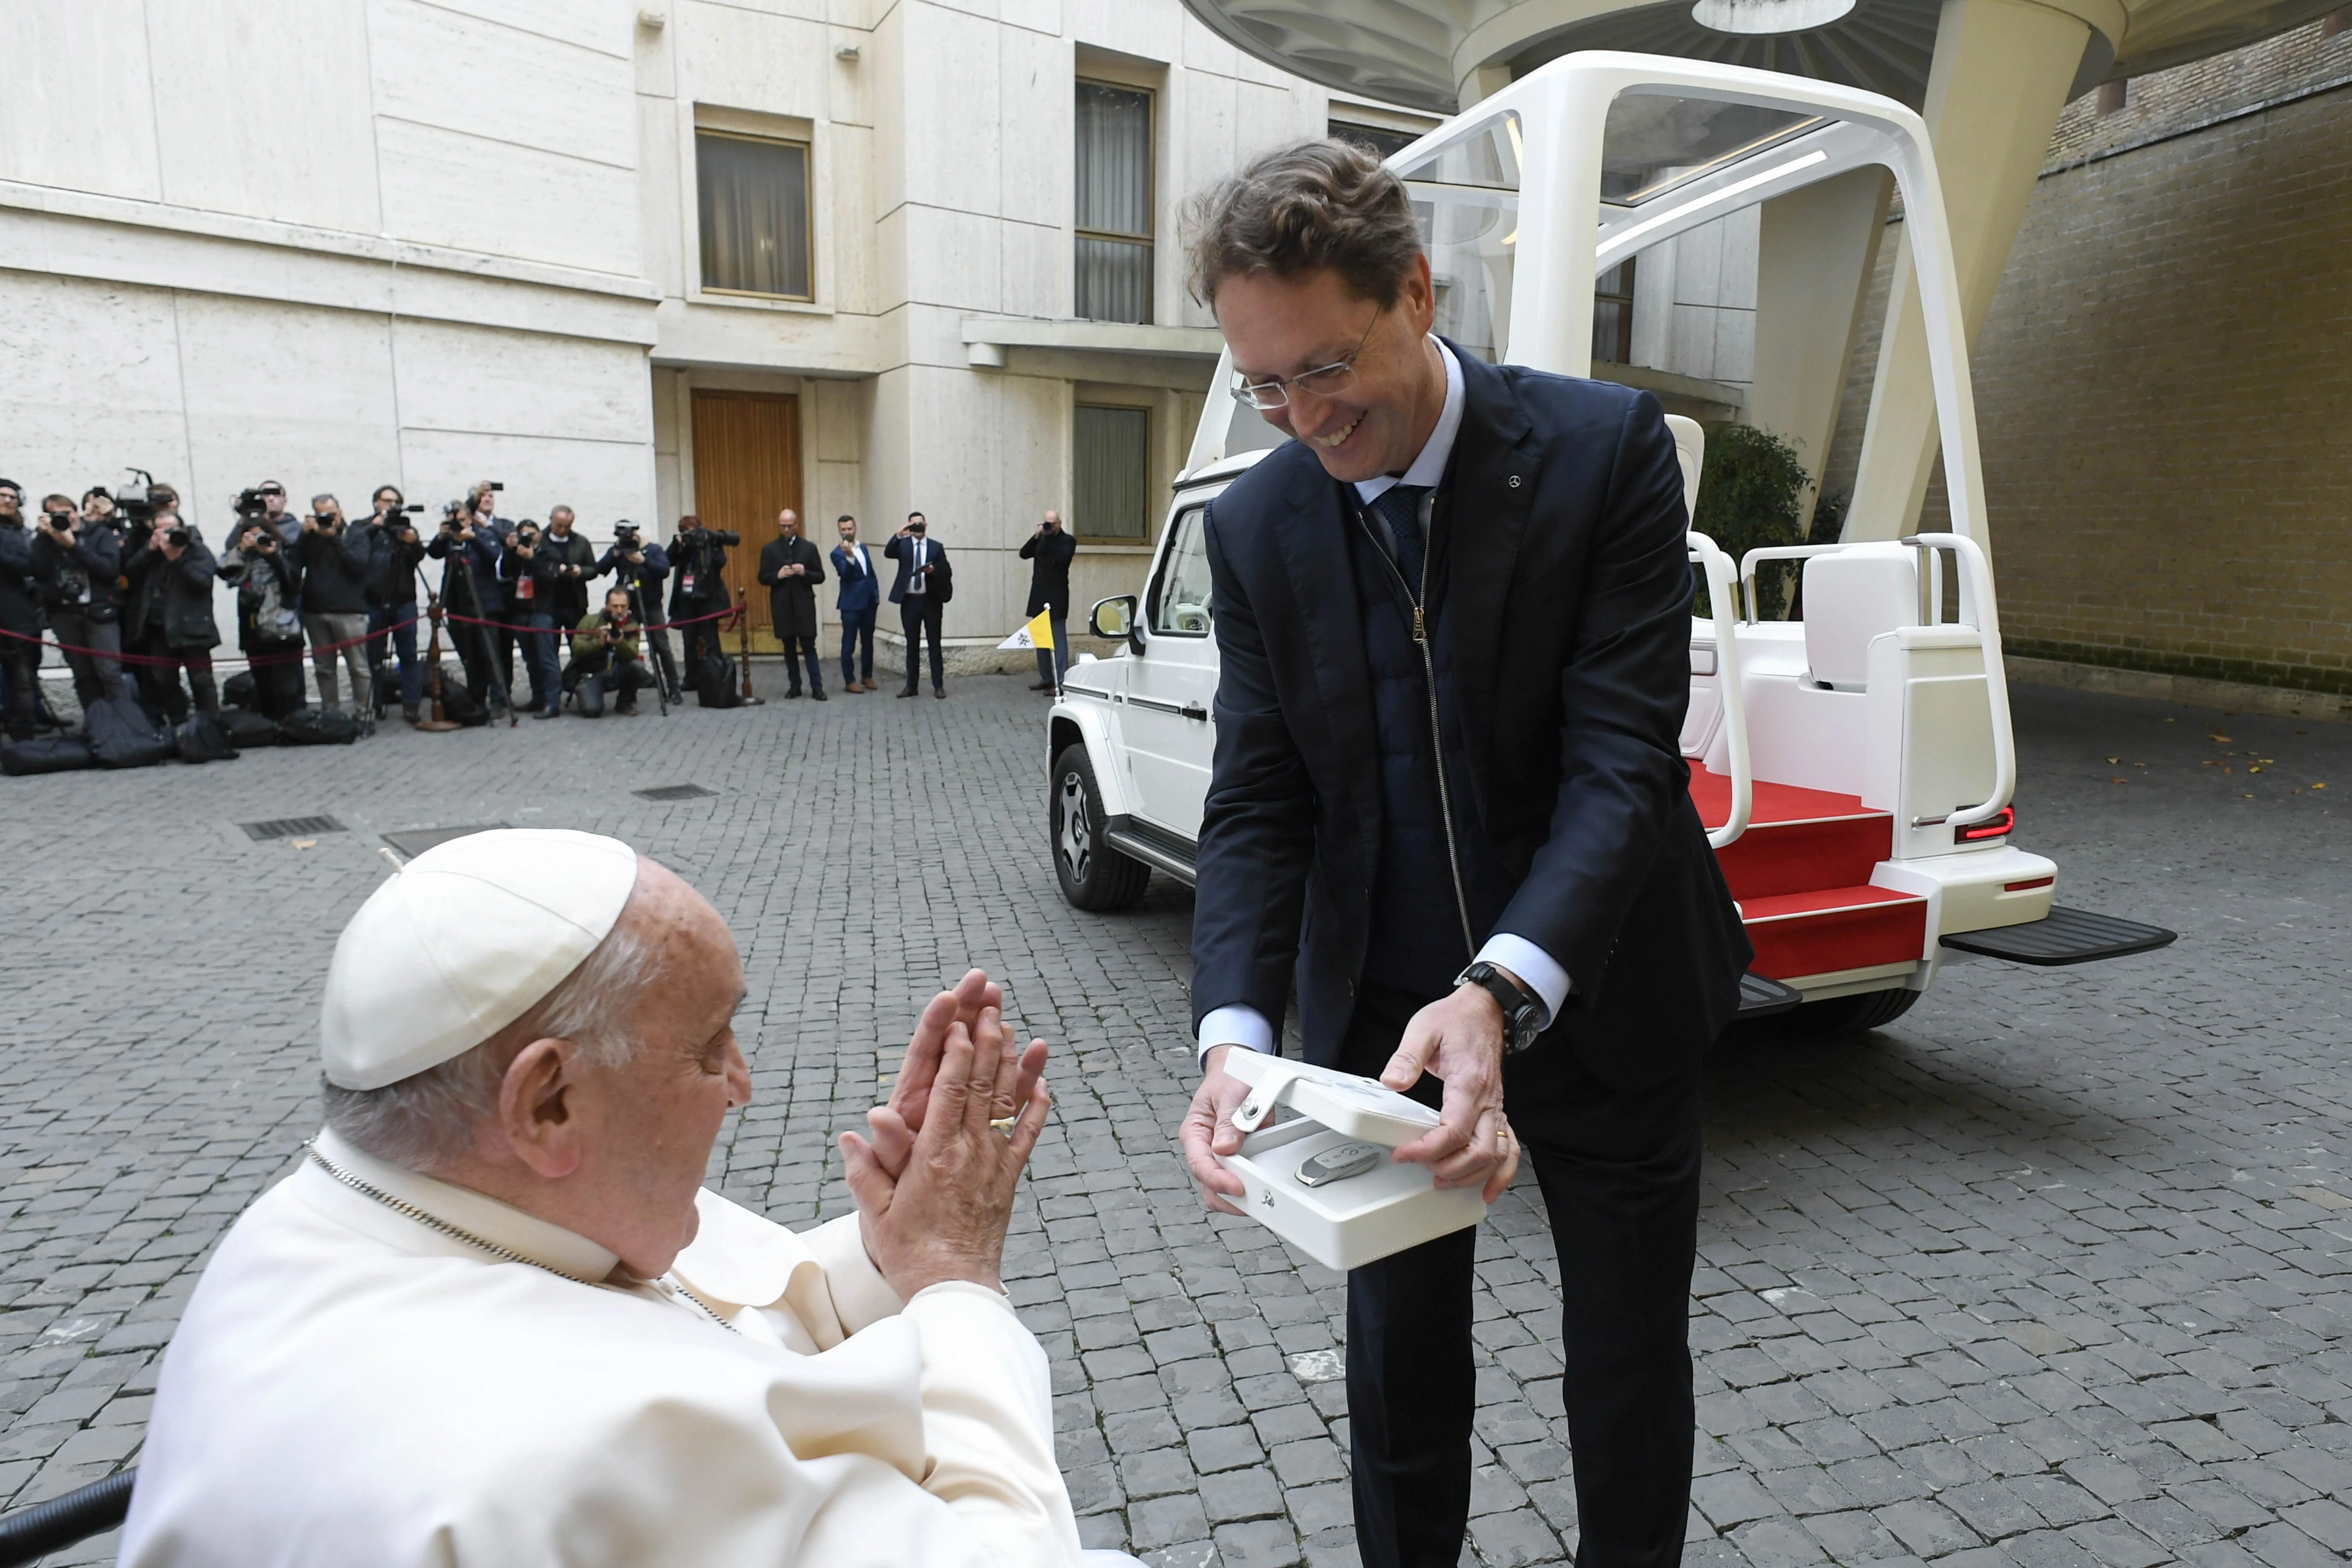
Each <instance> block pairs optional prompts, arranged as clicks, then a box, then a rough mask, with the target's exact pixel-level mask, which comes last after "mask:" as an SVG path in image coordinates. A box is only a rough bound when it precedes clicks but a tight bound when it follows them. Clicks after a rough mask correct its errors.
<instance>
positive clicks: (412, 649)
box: [368, 599, 425, 708]
mask: <svg viewBox="0 0 2352 1568" xmlns="http://www.w3.org/2000/svg"><path fill="white" fill-rule="evenodd" d="M387 626H389V627H390V628H391V629H392V636H390V637H377V638H376V639H375V640H374V641H373V642H371V643H369V644H368V659H369V661H370V662H371V663H372V664H377V665H381V664H382V663H383V650H384V645H385V644H386V643H390V644H391V645H392V647H393V648H394V651H395V652H396V653H397V654H398V655H399V658H400V705H401V706H402V707H404V708H414V707H415V706H416V704H417V701H418V700H419V699H420V698H421V697H422V696H423V694H424V689H425V668H424V666H422V665H420V664H418V663H417V662H416V602H415V600H414V599H412V600H410V601H409V602H408V603H407V604H405V605H373V606H371V607H370V608H369V610H368V630H370V631H372V632H380V631H383V629H384V628H385V627H387Z"/></svg>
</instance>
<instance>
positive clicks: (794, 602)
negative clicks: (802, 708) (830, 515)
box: [760, 508, 824, 702]
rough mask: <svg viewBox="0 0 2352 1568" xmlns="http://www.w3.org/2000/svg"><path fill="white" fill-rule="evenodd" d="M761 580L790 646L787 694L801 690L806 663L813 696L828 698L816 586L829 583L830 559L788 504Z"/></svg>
mask: <svg viewBox="0 0 2352 1568" xmlns="http://www.w3.org/2000/svg"><path fill="white" fill-rule="evenodd" d="M760 581H761V583H763V584H766V585H767V589H768V619H769V622H770V624H771V625H772V627H773V628H774V630H775V634H776V637H777V640H779V641H781V642H782V644H783V645H784V679H785V680H786V681H787V682H789V683H790V685H791V689H790V690H788V691H786V692H785V693H784V695H785V696H787V697H798V696H799V695H800V694H801V665H802V664H803V662H805V663H806V664H807V666H808V680H809V695H810V696H812V697H814V698H815V699H816V700H818V701H819V702H822V701H824V665H823V664H822V663H821V662H820V661H819V660H818V658H817V653H816V585H817V584H819V583H822V582H824V556H822V555H820V554H818V553H817V548H816V546H815V545H814V544H811V543H810V542H808V541H807V540H805V539H803V538H802V537H801V519H800V514H799V513H798V512H796V511H793V510H791V509H789V508H787V509H786V510H784V511H783V512H782V514H781V515H780V516H778V517H777V519H776V537H775V538H774V539H773V540H772V541H770V542H768V543H767V544H766V545H764V546H762V547H761V551H760Z"/></svg>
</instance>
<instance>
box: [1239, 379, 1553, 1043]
mask: <svg viewBox="0 0 2352 1568" xmlns="http://www.w3.org/2000/svg"><path fill="white" fill-rule="evenodd" d="M1429 341H1430V342H1433V343H1435V344H1436V345H1437V353H1438V357H1439V358H1441V359H1443V360H1444V362H1445V406H1444V407H1443V408H1441V409H1440V410H1438V414H1437V423H1436V425H1435V426H1433V427H1432V428H1431V430H1430V432H1429V439H1428V440H1427V441H1425V442H1423V444H1422V448H1421V454H1420V456H1418V457H1416V458H1413V460H1412V462H1411V463H1410V464H1408V465H1407V466H1406V468H1405V470H1404V472H1403V473H1402V474H1375V475H1374V476H1373V477H1372V478H1370V479H1359V480H1358V481H1356V494H1357V495H1359V496H1360V497H1361V498H1363V502H1364V504H1365V505H1366V506H1370V505H1371V503H1372V502H1373V501H1375V500H1379V499H1380V498H1381V496H1383V495H1385V494H1387V493H1388V491H1389V489H1391V487H1392V486H1395V485H1419V486H1421V487H1422V488H1423V489H1430V490H1434V489H1437V487H1438V486H1439V484H1441V483H1442V482H1444V479H1445V465H1446V463H1447V462H1448V461H1450V460H1451V459H1452V458H1453V456H1454V437H1455V436H1456V435H1458V434H1460V432H1461V429H1462V405H1463V401H1464V395H1463V388H1462V363H1461V362H1460V361H1459V360H1457V359H1455V358H1454V351H1453V350H1452V349H1450V348H1448V347H1446V346H1445V340H1444V339H1443V338H1440V337H1436V336H1434V335H1433V336H1432V337H1431V338H1430V340H1429ZM1478 956H1479V957H1480V958H1482V959H1484V960H1486V962H1487V963H1495V964H1500V965H1501V966H1502V967H1503V968H1505V969H1507V970H1509V971H1510V972H1511V973H1513V974H1516V975H1517V976H1518V977H1519V979H1520V980H1521V981H1523V982H1524V983H1525V984H1527V985H1528V988H1529V989H1530V990H1532V991H1534V992H1535V994H1536V995H1537V997H1538V999H1539V1000H1540V1001H1541V1002H1542V1003H1543V1006H1544V1022H1545V1023H1546V1024H1547V1025H1549V1023H1550V1022H1551V1021H1552V1019H1553V1018H1554V1017H1555V1016H1558V1015H1559V1005H1560V1004H1561V1003H1562V1002H1564V1001H1566V1000H1567V999H1568V993H1569V977H1568V971H1567V970H1565V969H1562V968H1561V967H1560V966H1559V962H1558V961H1557V960H1555V959H1554V958H1553V957H1552V955H1551V954H1549V953H1548V952H1545V951H1544V950H1543V949H1541V948H1539V947H1538V946H1537V945H1536V944H1535V943H1534V942H1529V941H1528V939H1527V938H1525V937H1523V936H1515V935H1513V934H1512V933H1511V932H1509V931H1496V932H1495V933H1494V934H1493V935H1492V936H1489V937H1488V938H1487V939H1486V945H1485V946H1484V947H1481V948H1480V949H1479V950H1478ZM1217 1046H1247V1047H1249V1048H1250V1049H1251V1050H1254V1051H1264V1052H1268V1053H1271V1052H1272V1051H1273V1050H1274V1025H1273V1023H1272V1022H1271V1021H1270V1020H1268V1019H1267V1017H1266V1016H1265V1014H1263V1013H1261V1012H1259V1011H1258V1010H1257V1009H1256V1008H1255V1007H1250V1006H1244V1005H1238V1004H1236V1005H1229V1006H1224V1007H1218V1008H1215V1009H1213V1010H1212V1011H1211V1012H1210V1014H1209V1016H1207V1017H1205V1018H1203V1019H1202V1020H1201V1037H1200V1054H1202V1055H1203V1056H1205V1055H1207V1054H1208V1052H1209V1051H1210V1050H1211V1049H1212V1048H1213V1047H1217Z"/></svg>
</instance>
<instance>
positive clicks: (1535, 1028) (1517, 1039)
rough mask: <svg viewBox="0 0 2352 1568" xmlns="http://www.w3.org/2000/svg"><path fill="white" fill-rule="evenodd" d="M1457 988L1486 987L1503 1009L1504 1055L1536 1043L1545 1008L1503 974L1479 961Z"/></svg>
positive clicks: (1457, 980)
mask: <svg viewBox="0 0 2352 1568" xmlns="http://www.w3.org/2000/svg"><path fill="white" fill-rule="evenodd" d="M1454 984H1456V985H1483V986H1485V987H1486V991H1487V994H1489V995H1491V996H1493V997H1494V998H1495V1000H1496V1002H1497V1003H1499V1004H1501V1005H1502V1009H1503V1054H1504V1055H1505V1056H1507V1057H1515V1056H1517V1055H1518V1054H1519V1053H1520V1052H1521V1051H1524V1050H1526V1049H1527V1048H1528V1047H1529V1046H1532V1045H1534V1044H1535V1043H1536V1037H1537V1036H1538V1035H1540V1034H1542V1033H1543V1026H1544V1012H1545V1009H1544V1005H1543V1003H1542V1001H1541V1000H1540V999H1538V998H1537V997H1534V996H1530V995H1528V994H1527V993H1526V992H1524V991H1522V990H1520V989H1519V988H1518V986H1517V984H1514V983H1513V982H1512V981H1511V980H1509V979H1507V978H1506V977H1505V975H1504V973H1503V972H1502V971H1501V970H1499V969H1497V968H1496V967H1495V966H1494V965H1493V964H1491V963H1487V962H1486V960H1485V959H1483V958H1482V959H1480V960H1478V961H1477V962H1476V963H1473V964H1472V965H1471V966H1470V967H1469V968H1467V969H1465V970H1464V971H1463V972H1462V973H1459V974H1457V975H1455V976H1454Z"/></svg>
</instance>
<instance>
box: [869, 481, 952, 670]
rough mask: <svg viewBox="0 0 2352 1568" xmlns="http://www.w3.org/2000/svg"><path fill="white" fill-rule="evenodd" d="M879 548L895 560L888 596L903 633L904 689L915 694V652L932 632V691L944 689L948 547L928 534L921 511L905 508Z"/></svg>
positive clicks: (927, 523) (928, 528)
mask: <svg viewBox="0 0 2352 1568" xmlns="http://www.w3.org/2000/svg"><path fill="white" fill-rule="evenodd" d="M882 553H883V554H884V555H885V556H887V557H888V558H889V559H890V560H892V561H896V562H897V563H898V581H896V582H894V583H892V584H890V602H891V603H892V604H894V605H898V625H899V626H901V627H903V628H904V629H905V631H906V634H907V689H905V690H903V691H901V692H899V693H898V695H899V696H901V697H912V696H914V695H915V669H916V664H915V656H916V653H917V652H918V650H919V648H920V647H921V646H922V641H923V634H924V633H925V632H929V634H930V638H931V695H932V696H934V697H945V696H946V695H947V694H948V675H947V656H946V655H945V654H944V653H942V652H941V651H940V613H941V611H942V610H943V609H944V608H945V606H946V604H947V597H948V595H947V593H946V591H945V590H946V586H947V582H948V552H946V551H945V550H943V549H941V548H940V545H939V543H938V542H936V541H934V540H933V539H931V538H930V523H929V521H928V520H926V519H925V518H924V516H923V514H922V513H921V512H919V511H910V512H908V514H907V526H906V527H904V528H902V529H900V530H899V531H898V532H897V533H896V534H894V535H892V536H891V540H890V542H889V543H887V544H886V545H884V546H883V547H882Z"/></svg>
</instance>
